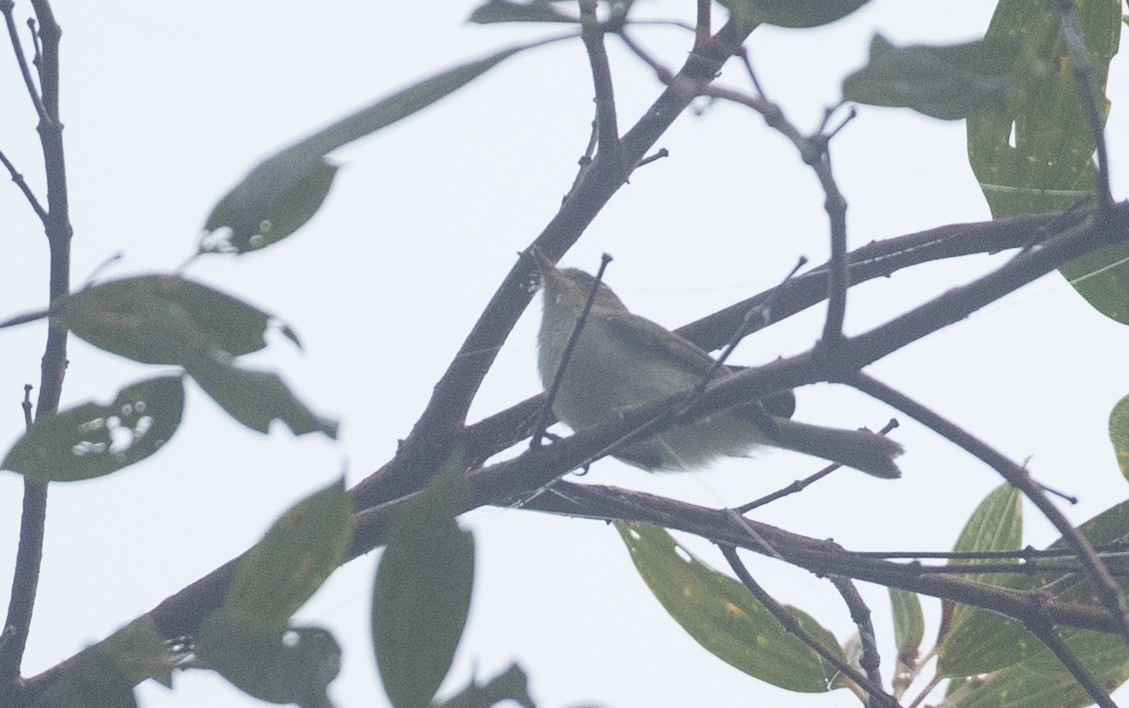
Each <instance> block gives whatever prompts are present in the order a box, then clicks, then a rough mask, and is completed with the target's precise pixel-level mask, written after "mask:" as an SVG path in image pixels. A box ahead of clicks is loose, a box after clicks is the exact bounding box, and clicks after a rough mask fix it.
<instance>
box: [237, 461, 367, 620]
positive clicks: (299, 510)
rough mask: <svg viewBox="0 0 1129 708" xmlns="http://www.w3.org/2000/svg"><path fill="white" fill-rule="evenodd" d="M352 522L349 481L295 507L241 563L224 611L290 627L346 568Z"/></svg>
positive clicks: (312, 495) (351, 500) (309, 497)
mask: <svg viewBox="0 0 1129 708" xmlns="http://www.w3.org/2000/svg"><path fill="white" fill-rule="evenodd" d="M353 523H354V520H353V498H352V496H350V495H349V493H348V492H346V491H345V480H344V479H339V480H337V481H335V482H333V483H332V484H330V485H329V486H328V487H326V488H325V489H322V490H321V491H318V492H315V493H314V494H311V495H310V496H308V497H306V498H305V499H303V500H302V501H300V502H299V503H298V504H296V505H294V507H292V508H291V509H290V510H289V511H287V512H286V513H285V514H283V515H282V517H281V518H280V519H279V520H278V521H276V522H275V523H274V525H273V526H271V528H270V530H269V531H268V532H267V534H266V535H265V536H263V539H262V540H261V541H259V542H258V543H257V544H255V546H254V548H252V549H251V550H250V551H248V553H247V555H246V556H245V557H244V558H243V560H242V561H240V563H239V568H238V570H237V571H236V573H235V579H234V580H232V582H231V587H230V588H229V589H228V591H227V599H226V600H225V602H224V612H225V613H226V614H227V615H229V616H239V617H243V618H244V619H246V620H248V621H250V622H254V623H256V624H259V625H261V626H264V627H267V628H273V629H282V628H285V627H286V625H287V623H288V621H289V620H290V616H291V615H293V614H294V613H295V612H296V611H297V610H298V608H299V607H301V606H302V605H304V604H305V603H306V600H308V599H309V598H310V596H311V595H313V594H314V592H315V591H316V590H317V589H318V588H319V587H321V584H322V583H323V582H325V579H326V578H328V577H329V575H330V574H331V573H332V572H333V571H334V570H336V569H337V567H338V566H339V565H340V564H341V561H342V559H343V558H344V557H345V549H346V548H347V547H348V545H349V541H350V540H352V538H353Z"/></svg>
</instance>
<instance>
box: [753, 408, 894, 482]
mask: <svg viewBox="0 0 1129 708" xmlns="http://www.w3.org/2000/svg"><path fill="white" fill-rule="evenodd" d="M773 423H774V425H772V426H771V427H772V429H771V430H765V431H764V433H765V434H766V436H767V437H768V438H769V439H770V440H771V441H772V444H774V445H776V446H777V447H783V448H787V449H789V450H795V451H796V452H802V453H805V454H808V455H815V456H816V457H822V458H823V459H825V460H831V461H833V462H838V463H840V464H842V465H846V466H848V467H854V468H855V469H857V470H861V471H862V472H866V473H867V474H872V475H874V476H875V477H882V478H884V479H895V478H897V477H901V476H902V472H901V470H899V469H898V466H897V465H896V464H894V458H895V457H897V456H898V455H900V454H902V451H903V449H902V446H901V445H899V444H898V443H897V442H895V441H893V440H891V439H890V438H887V437H885V436H882V435H878V434H876V433H872V432H870V431H869V430H841V429H838V428H825V427H823V426H821V425H809V424H807V423H798V422H796V421H794V420H788V419H786V418H773Z"/></svg>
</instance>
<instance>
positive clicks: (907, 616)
mask: <svg viewBox="0 0 1129 708" xmlns="http://www.w3.org/2000/svg"><path fill="white" fill-rule="evenodd" d="M887 589H888V590H889V591H890V610H891V612H892V614H893V616H894V643H895V645H896V646H897V649H898V662H899V663H900V664H902V665H903V666H906V667H912V666H913V665H914V663H915V662H916V661H917V656H918V652H919V650H920V648H921V640H922V639H924V638H925V616H924V614H923V613H922V612H921V599H920V598H919V597H918V596H917V593H914V592H910V591H909V590H901V589H899V588H887Z"/></svg>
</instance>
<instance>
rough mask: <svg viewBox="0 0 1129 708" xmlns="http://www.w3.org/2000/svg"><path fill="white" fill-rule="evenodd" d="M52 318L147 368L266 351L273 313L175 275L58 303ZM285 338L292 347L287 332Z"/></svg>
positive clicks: (115, 284) (114, 284)
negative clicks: (207, 356) (210, 356)
mask: <svg viewBox="0 0 1129 708" xmlns="http://www.w3.org/2000/svg"><path fill="white" fill-rule="evenodd" d="M51 313H52V316H53V317H54V318H55V319H57V320H58V321H60V322H62V323H63V324H64V325H66V327H67V328H68V329H70V330H71V331H72V332H74V333H75V334H77V335H78V336H79V337H82V338H83V339H85V340H86V341H88V342H90V343H91V344H93V345H94V346H96V347H99V348H101V349H104V350H106V351H108V352H112V353H114V354H117V355H119V356H124V357H126V358H128V359H133V360H134V361H140V362H143V363H146V364H178V365H181V366H184V365H186V364H187V363H189V362H191V361H194V360H196V359H198V358H200V357H201V356H203V355H204V353H206V352H210V351H212V350H215V349H219V350H221V351H224V352H227V353H228V354H230V355H231V356H242V355H243V354H249V353H251V352H255V351H258V350H260V349H262V348H263V347H265V346H266V340H265V339H264V338H263V334H264V332H265V331H266V329H267V326H268V325H269V324H270V323H271V322H272V320H273V318H272V316H271V315H269V314H267V313H266V312H263V311H262V310H259V309H258V308H255V307H252V306H251V305H248V304H247V303H245V302H241V301H240V300H237V299H235V298H233V297H231V296H230V295H225V294H224V293H221V292H219V291H217V290H213V289H212V288H209V287H207V286H204V285H201V284H199V283H196V282H193V281H191V280H188V279H186V278H182V277H180V276H177V275H142V276H137V277H131V278H122V279H121V280H113V281H110V282H108V283H102V284H101V285H94V286H91V287H88V288H84V289H82V290H80V291H79V292H77V293H75V294H73V295H69V296H66V297H64V298H61V299H60V300H58V301H56V302H55V303H54V304H53V305H52V307H51ZM282 331H283V333H284V334H285V335H286V336H287V337H289V338H290V339H291V340H292V341H293V342H294V343H295V344H298V339H297V337H296V336H295V335H294V333H293V332H292V331H291V330H290V328H289V327H283V328H282Z"/></svg>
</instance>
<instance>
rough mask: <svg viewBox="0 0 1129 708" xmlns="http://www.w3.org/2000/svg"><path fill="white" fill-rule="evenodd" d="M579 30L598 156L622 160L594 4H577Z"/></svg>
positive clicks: (587, 0) (608, 67)
mask: <svg viewBox="0 0 1129 708" xmlns="http://www.w3.org/2000/svg"><path fill="white" fill-rule="evenodd" d="M580 28H581V29H580V37H581V39H582V40H583V41H584V48H585V49H586V50H587V51H588V64H589V66H591V67H592V84H593V86H594V87H595V90H596V130H597V131H598V134H599V140H600V155H601V156H602V157H603V159H605V160H610V159H615V160H618V159H622V154H621V152H622V149H623V146H622V145H621V144H620V142H619V122H618V120H617V119H616V110H615V92H614V91H613V89H612V70H611V65H610V64H609V63H608V52H607V49H606V48H605V47H604V28H603V27H602V26H601V24H600V22H599V20H598V19H597V18H596V0H580Z"/></svg>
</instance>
